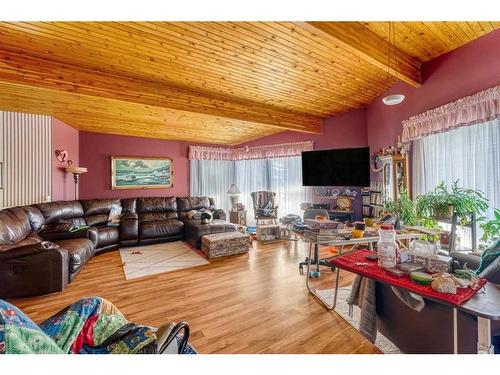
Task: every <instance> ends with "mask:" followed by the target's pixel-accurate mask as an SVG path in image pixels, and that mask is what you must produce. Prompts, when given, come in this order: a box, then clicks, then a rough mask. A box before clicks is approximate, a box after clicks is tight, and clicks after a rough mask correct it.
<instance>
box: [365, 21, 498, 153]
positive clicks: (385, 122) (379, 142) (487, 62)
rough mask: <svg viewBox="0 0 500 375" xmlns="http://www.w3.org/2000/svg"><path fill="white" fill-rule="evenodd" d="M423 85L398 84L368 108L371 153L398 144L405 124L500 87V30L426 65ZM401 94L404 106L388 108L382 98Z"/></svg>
mask: <svg viewBox="0 0 500 375" xmlns="http://www.w3.org/2000/svg"><path fill="white" fill-rule="evenodd" d="M422 77H423V82H424V83H423V85H422V86H421V87H419V88H414V87H411V86H409V85H407V84H405V83H403V82H397V83H396V84H395V85H394V86H393V87H391V88H390V89H389V90H388V91H387V92H386V93H385V94H384V95H382V96H381V97H380V98H377V99H376V100H375V101H374V102H373V103H372V104H370V105H369V106H368V108H367V128H368V143H369V145H370V147H371V151H372V152H373V151H376V150H378V149H379V148H381V147H387V146H389V145H394V144H395V143H396V139H397V136H398V135H401V133H402V128H401V121H403V120H406V119H408V118H409V117H411V116H414V115H416V114H418V113H421V112H424V111H426V110H428V109H432V108H435V107H438V106H441V105H443V104H446V103H449V102H451V101H454V100H456V99H459V98H462V97H464V96H468V95H472V94H474V93H476V92H478V91H481V90H484V89H486V88H488V87H492V86H495V85H499V84H500V30H497V31H494V32H492V33H490V34H488V35H486V36H484V37H481V38H479V39H477V40H475V41H473V42H471V43H469V44H467V45H464V46H462V47H460V48H458V49H456V50H455V51H451V52H449V53H447V54H445V55H442V56H440V57H438V58H436V59H433V60H431V61H429V62H427V63H425V64H424V65H423V67H422ZM394 93H401V94H404V95H405V96H406V99H405V101H404V102H403V103H401V104H399V105H396V106H386V105H384V104H383V103H382V97H384V96H386V95H388V94H394Z"/></svg>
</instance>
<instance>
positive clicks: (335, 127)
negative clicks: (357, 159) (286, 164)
mask: <svg viewBox="0 0 500 375" xmlns="http://www.w3.org/2000/svg"><path fill="white" fill-rule="evenodd" d="M303 141H314V148H315V149H317V150H325V149H331V148H348V147H363V146H367V145H368V134H367V130H366V110H365V109H364V108H362V109H358V110H356V111H352V112H348V113H344V114H342V115H339V116H333V117H330V118H327V119H326V120H324V122H323V134H321V135H314V134H308V133H297V132H292V131H284V132H281V133H276V134H273V135H270V136H267V137H263V138H259V139H257V140H254V141H251V142H248V143H244V144H246V145H248V146H261V145H270V144H277V143H287V142H303Z"/></svg>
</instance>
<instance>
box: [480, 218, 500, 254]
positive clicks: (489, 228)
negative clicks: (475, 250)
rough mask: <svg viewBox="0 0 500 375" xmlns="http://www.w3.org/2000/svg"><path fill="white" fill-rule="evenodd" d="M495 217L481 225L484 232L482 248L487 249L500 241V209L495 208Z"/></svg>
mask: <svg viewBox="0 0 500 375" xmlns="http://www.w3.org/2000/svg"><path fill="white" fill-rule="evenodd" d="M493 215H494V217H493V219H491V220H487V221H485V222H484V223H481V224H480V225H479V226H480V227H481V229H482V230H483V236H482V237H481V242H482V244H481V245H480V248H487V247H489V246H490V245H492V244H493V243H494V242H495V241H498V240H499V239H500V209H498V208H495V210H494V211H493Z"/></svg>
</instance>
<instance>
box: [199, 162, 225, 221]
mask: <svg viewBox="0 0 500 375" xmlns="http://www.w3.org/2000/svg"><path fill="white" fill-rule="evenodd" d="M189 162H190V192H191V196H207V197H213V198H214V199H215V204H216V206H217V208H220V209H223V210H224V211H226V212H227V211H228V210H229V198H228V196H227V190H228V189H229V186H231V184H232V183H233V181H234V162H233V161H232V160H190V161H189Z"/></svg>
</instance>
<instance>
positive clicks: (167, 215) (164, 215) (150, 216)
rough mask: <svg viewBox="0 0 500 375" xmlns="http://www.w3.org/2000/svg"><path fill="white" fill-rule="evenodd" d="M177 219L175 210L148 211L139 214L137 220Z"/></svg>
mask: <svg viewBox="0 0 500 375" xmlns="http://www.w3.org/2000/svg"><path fill="white" fill-rule="evenodd" d="M171 219H177V212H148V213H145V214H139V222H140V223H143V222H146V221H161V220H171Z"/></svg>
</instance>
